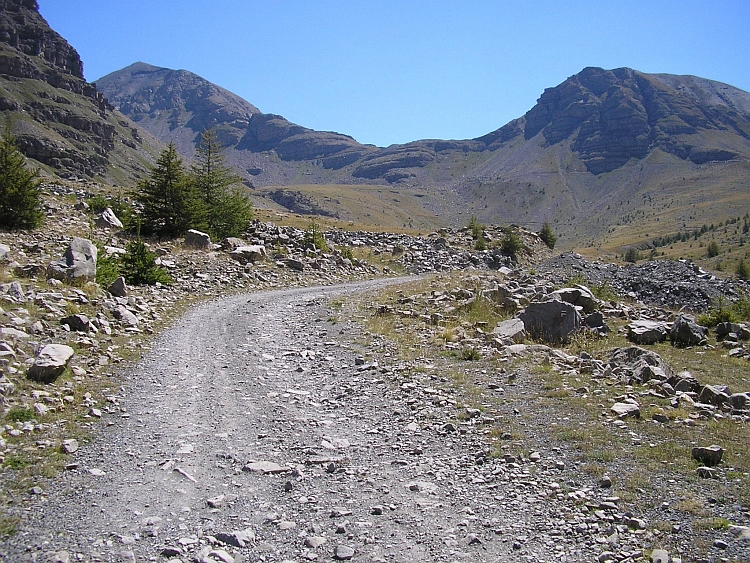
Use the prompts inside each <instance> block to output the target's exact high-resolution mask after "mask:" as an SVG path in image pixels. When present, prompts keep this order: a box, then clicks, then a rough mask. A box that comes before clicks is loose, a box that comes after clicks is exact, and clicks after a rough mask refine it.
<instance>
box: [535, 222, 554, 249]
mask: <svg viewBox="0 0 750 563" xmlns="http://www.w3.org/2000/svg"><path fill="white" fill-rule="evenodd" d="M539 238H540V239H542V241H543V242H544V244H546V245H547V246H548V247H549V248H550V250H552V249H553V248H555V244H556V243H557V237H556V236H555V233H553V232H552V228H551V227H550V226H549V223H545V224H544V225H542V230H541V231H539Z"/></svg>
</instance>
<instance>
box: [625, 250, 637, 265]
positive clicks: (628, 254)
mask: <svg viewBox="0 0 750 563" xmlns="http://www.w3.org/2000/svg"><path fill="white" fill-rule="evenodd" d="M623 259H624V260H625V262H630V263H632V264H635V263H636V262H638V260H640V259H641V253H640V252H638V249H637V248H635V247H633V246H629V247H628V249H627V250H626V251H625V255H624V256H623Z"/></svg>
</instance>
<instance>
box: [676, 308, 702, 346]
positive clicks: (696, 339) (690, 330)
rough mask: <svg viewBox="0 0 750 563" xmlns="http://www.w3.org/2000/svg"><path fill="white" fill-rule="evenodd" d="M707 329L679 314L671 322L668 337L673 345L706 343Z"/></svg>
mask: <svg viewBox="0 0 750 563" xmlns="http://www.w3.org/2000/svg"><path fill="white" fill-rule="evenodd" d="M707 334H708V329H707V328H706V327H704V326H700V325H699V324H698V323H696V322H695V321H693V320H692V319H690V318H688V317H686V316H684V315H679V316H678V317H677V319H676V320H675V322H674V323H673V324H672V330H671V331H670V332H669V339H670V340H671V341H672V344H673V345H674V346H697V345H699V344H705V343H706V341H707V340H706V336H707Z"/></svg>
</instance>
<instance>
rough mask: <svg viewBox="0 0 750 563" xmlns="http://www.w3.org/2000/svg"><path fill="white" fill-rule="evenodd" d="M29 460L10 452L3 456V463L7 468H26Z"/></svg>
mask: <svg viewBox="0 0 750 563" xmlns="http://www.w3.org/2000/svg"><path fill="white" fill-rule="evenodd" d="M30 464H31V462H30V461H29V460H28V459H26V458H25V457H24V456H21V455H16V454H11V455H9V456H7V457H6V458H5V461H4V462H3V465H4V466H5V467H7V468H8V469H15V470H20V469H26V468H27V467H28V466H29V465H30Z"/></svg>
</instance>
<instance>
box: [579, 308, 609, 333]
mask: <svg viewBox="0 0 750 563" xmlns="http://www.w3.org/2000/svg"><path fill="white" fill-rule="evenodd" d="M583 323H584V324H585V325H586V326H587V327H588V328H591V329H594V330H596V331H598V332H600V333H607V332H609V326H607V323H606V322H604V315H602V313H601V312H600V311H594V312H593V313H591V314H590V315H586V318H585V320H584V321H583Z"/></svg>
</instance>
